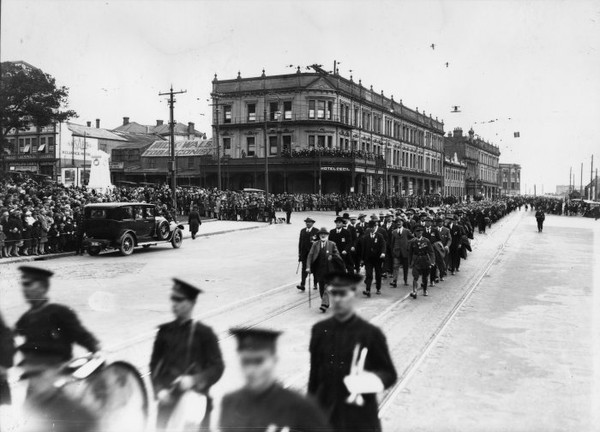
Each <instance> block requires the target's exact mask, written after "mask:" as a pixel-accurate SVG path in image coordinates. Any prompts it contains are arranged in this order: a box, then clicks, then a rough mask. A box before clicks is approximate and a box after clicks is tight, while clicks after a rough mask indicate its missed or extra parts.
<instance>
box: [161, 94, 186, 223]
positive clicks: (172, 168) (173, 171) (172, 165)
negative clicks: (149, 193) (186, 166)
mask: <svg viewBox="0 0 600 432" xmlns="http://www.w3.org/2000/svg"><path fill="white" fill-rule="evenodd" d="M186 92H187V90H180V91H178V92H174V91H173V86H171V90H169V91H168V92H165V93H159V94H158V95H159V96H169V102H168V103H169V115H170V121H169V132H170V133H169V135H170V139H171V161H170V163H169V171H170V172H171V195H172V197H171V198H172V199H173V209H175V212H177V160H176V159H175V120H174V118H173V109H174V108H175V98H174V97H173V96H174V95H176V94H182V93H186Z"/></svg>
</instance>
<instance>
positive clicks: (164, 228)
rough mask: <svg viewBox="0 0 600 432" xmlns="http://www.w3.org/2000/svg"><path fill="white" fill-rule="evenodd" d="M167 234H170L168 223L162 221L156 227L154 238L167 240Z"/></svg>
mask: <svg viewBox="0 0 600 432" xmlns="http://www.w3.org/2000/svg"><path fill="white" fill-rule="evenodd" d="M169 234H171V229H170V227H169V222H167V221H165V220H164V221H162V222H161V223H159V224H158V227H157V228H156V236H157V237H158V239H159V240H167V239H168V238H169Z"/></svg>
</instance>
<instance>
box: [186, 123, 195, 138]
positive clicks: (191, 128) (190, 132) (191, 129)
mask: <svg viewBox="0 0 600 432" xmlns="http://www.w3.org/2000/svg"><path fill="white" fill-rule="evenodd" d="M195 132H196V125H195V124H194V123H193V122H189V123H188V135H189V136H190V138H191V139H193V138H194V135H195Z"/></svg>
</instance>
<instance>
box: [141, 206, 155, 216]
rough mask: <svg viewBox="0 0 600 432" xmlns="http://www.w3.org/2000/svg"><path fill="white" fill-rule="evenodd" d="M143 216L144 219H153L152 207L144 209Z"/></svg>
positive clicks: (153, 211)
mask: <svg viewBox="0 0 600 432" xmlns="http://www.w3.org/2000/svg"><path fill="white" fill-rule="evenodd" d="M144 214H145V217H146V218H153V217H155V216H156V212H155V210H154V207H144Z"/></svg>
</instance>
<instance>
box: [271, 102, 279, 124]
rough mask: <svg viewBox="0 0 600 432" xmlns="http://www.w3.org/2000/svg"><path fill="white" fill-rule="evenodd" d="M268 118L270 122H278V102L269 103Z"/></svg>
mask: <svg viewBox="0 0 600 432" xmlns="http://www.w3.org/2000/svg"><path fill="white" fill-rule="evenodd" d="M269 118H270V119H271V120H273V121H274V120H279V102H271V103H269Z"/></svg>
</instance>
